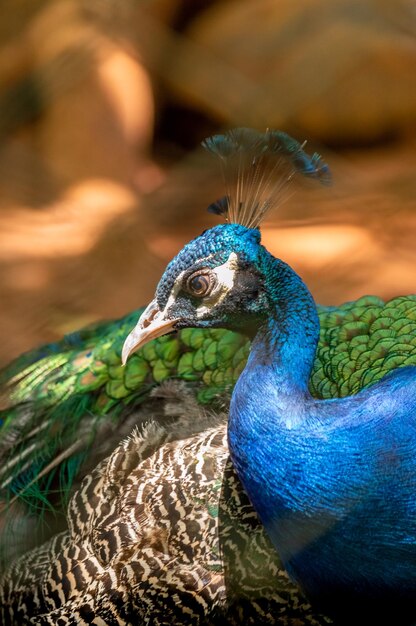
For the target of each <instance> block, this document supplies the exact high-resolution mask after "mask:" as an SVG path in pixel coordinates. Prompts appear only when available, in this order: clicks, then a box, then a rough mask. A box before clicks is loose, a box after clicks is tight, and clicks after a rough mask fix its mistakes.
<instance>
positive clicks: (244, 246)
mask: <svg viewBox="0 0 416 626" xmlns="http://www.w3.org/2000/svg"><path fill="white" fill-rule="evenodd" d="M262 253H266V251H265V249H264V248H263V246H261V244H260V232H259V230H257V229H254V228H246V227H244V226H241V225H240V224H221V225H219V226H216V227H214V228H212V229H210V230H207V231H205V232H204V233H202V235H200V236H199V237H197V238H196V239H194V240H193V241H191V242H190V243H188V244H187V245H186V246H185V247H184V248H183V249H182V250H181V251H180V252H179V254H178V255H177V256H176V257H175V258H174V259H173V260H172V261H171V262H170V263H169V265H168V266H167V268H166V270H165V272H164V274H163V276H162V278H161V280H160V282H159V284H158V286H157V289H156V294H155V298H154V300H153V301H152V302H151V303H150V304H149V306H148V307H147V308H146V310H145V311H144V312H143V314H142V315H141V317H140V319H139V321H138V323H137V325H136V327H135V328H134V329H133V331H132V332H131V333H130V335H129V336H128V337H127V339H126V341H125V344H124V347H123V363H125V362H126V360H127V358H128V356H129V355H130V354H131V353H132V352H133V351H135V350H137V349H138V348H140V346H142V345H143V344H144V343H147V341H149V340H150V339H154V338H155V337H159V336H161V335H164V334H166V333H169V332H172V331H174V330H179V329H181V328H187V327H194V328H204V327H210V328H213V327H217V328H218V327H220V328H230V329H233V330H239V331H240V332H245V333H246V334H250V330H251V329H252V328H253V329H254V328H255V327H257V326H258V324H259V322H260V319H261V318H262V317H263V316H264V315H265V314H266V309H267V294H266V291H265V289H264V276H263V273H262V272H261V271H260V264H261V262H260V261H261V256H262Z"/></svg>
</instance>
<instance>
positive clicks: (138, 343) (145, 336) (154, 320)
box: [121, 299, 178, 365]
mask: <svg viewBox="0 0 416 626" xmlns="http://www.w3.org/2000/svg"><path fill="white" fill-rule="evenodd" d="M177 321H178V319H176V318H175V319H168V318H167V317H166V313H165V311H161V310H160V309H159V307H158V305H157V302H156V299H155V300H152V302H151V303H150V304H149V306H148V307H147V308H146V309H145V310H144V311H143V313H142V314H141V316H140V318H139V321H138V322H137V324H136V326H135V327H134V328H133V330H132V331H131V333H130V334H129V335H128V336H127V338H126V340H125V342H124V345H123V350H122V352H121V362H122V364H123V365H125V364H126V363H127V359H128V358H129V356H130V355H131V354H132V353H133V352H135V351H136V350H138V349H139V348H141V347H142V346H144V344H145V343H147V342H148V341H150V340H151V339H156V337H161V336H162V335H166V334H167V333H170V332H171V331H172V330H174V325H175V323H176V322H177Z"/></svg>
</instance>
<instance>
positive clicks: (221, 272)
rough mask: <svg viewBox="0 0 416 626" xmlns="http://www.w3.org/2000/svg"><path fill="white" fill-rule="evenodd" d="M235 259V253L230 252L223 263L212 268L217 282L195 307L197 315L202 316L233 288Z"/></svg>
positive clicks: (235, 268) (235, 267)
mask: <svg viewBox="0 0 416 626" xmlns="http://www.w3.org/2000/svg"><path fill="white" fill-rule="evenodd" d="M237 260H238V259H237V255H236V254H235V252H232V253H231V254H230V256H229V257H228V259H227V261H226V262H225V263H224V264H223V265H219V266H218V267H215V268H213V269H212V272H213V273H214V274H215V275H216V277H217V284H216V286H215V287H214V289H213V290H212V292H211V293H210V294H209V296H207V297H206V298H203V300H202V301H201V304H200V305H199V306H198V307H197V310H196V316H197V317H202V316H203V315H206V314H207V313H209V312H210V310H211V309H212V308H213V307H215V306H217V305H218V304H220V303H221V302H222V301H223V300H224V298H225V296H226V295H227V293H228V292H229V291H230V290H231V289H232V288H233V286H234V281H235V273H236V270H237Z"/></svg>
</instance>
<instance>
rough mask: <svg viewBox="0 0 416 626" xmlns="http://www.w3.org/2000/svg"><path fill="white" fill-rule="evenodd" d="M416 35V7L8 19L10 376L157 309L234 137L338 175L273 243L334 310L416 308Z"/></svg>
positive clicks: (311, 2) (5, 286)
mask: <svg viewBox="0 0 416 626" xmlns="http://www.w3.org/2000/svg"><path fill="white" fill-rule="evenodd" d="M415 35H416V2H415V0H403V1H402V0H345V1H344V0H297V2H293V0H5V1H3V2H2V3H1V4H0V296H1V299H0V302H1V305H0V333H1V337H0V346H1V349H0V363H6V362H7V361H8V360H10V359H11V358H12V357H13V356H15V355H17V354H18V353H20V352H21V351H23V350H26V349H28V348H30V347H33V346H35V345H36V344H39V343H41V342H45V341H52V340H55V339H57V338H58V337H60V336H61V335H62V334H63V333H65V332H69V331H71V330H74V329H76V328H77V327H79V326H82V325H85V324H88V323H90V322H92V321H94V320H96V319H100V318H110V317H115V316H119V315H122V314H124V313H126V312H127V311H129V310H131V309H133V308H137V307H138V306H140V305H142V304H146V303H147V301H148V300H149V299H150V298H151V297H152V294H153V290H154V287H155V284H156V283H157V280H158V278H159V276H160V274H161V272H162V271H163V268H164V266H165V264H166V262H167V261H168V260H169V259H170V258H171V257H172V255H173V254H175V253H176V252H177V251H178V250H179V249H180V248H181V247H182V245H183V244H184V243H185V242H186V241H187V240H188V239H189V238H191V237H193V236H195V235H197V234H199V232H200V231H201V230H202V229H204V228H207V227H209V226H210V225H213V224H214V223H216V222H217V219H216V218H215V216H212V215H209V214H208V213H207V212H206V211H205V208H206V206H207V205H208V204H209V203H211V202H212V201H213V200H215V199H217V198H218V197H220V196H221V195H223V193H224V190H223V187H222V179H221V175H220V170H219V167H218V163H217V162H215V159H212V157H210V156H209V155H207V154H205V153H204V151H203V150H201V148H200V142H201V140H202V139H203V138H204V137H206V136H207V135H210V134H213V133H216V132H221V131H222V130H224V129H227V128H230V127H233V126H252V127H255V128H258V129H259V130H264V129H265V128H266V127H271V128H278V129H281V130H286V131H287V132H289V133H291V134H293V135H294V136H295V137H296V138H297V139H298V140H300V141H303V140H304V139H308V148H307V149H308V150H309V151H310V152H311V151H312V152H313V151H314V150H317V151H318V152H320V153H321V154H322V155H323V156H324V158H325V160H326V161H327V162H328V163H329V164H330V166H331V169H332V172H333V180H334V182H333V185H332V186H331V187H329V188H328V187H322V188H316V187H315V186H312V185H307V186H304V185H303V186H300V187H299V189H298V190H297V191H296V193H291V194H290V196H289V197H288V199H287V200H286V201H285V202H284V203H283V204H282V206H281V208H280V210H279V211H276V212H275V213H274V214H273V215H271V216H270V218H269V221H268V222H267V224H266V227H265V229H264V241H265V243H266V245H267V246H268V247H269V248H270V249H271V250H272V251H273V252H274V253H275V254H276V255H278V256H280V257H282V258H283V259H285V260H286V261H287V262H289V263H290V264H291V265H292V266H294V267H295V269H296V270H297V271H298V272H299V273H300V274H301V275H302V276H303V278H304V279H305V280H306V282H307V284H308V285H309V286H310V288H311V289H312V292H313V294H314V296H315V298H316V300H317V301H318V302H320V303H322V304H336V303H340V302H342V301H345V300H351V299H353V298H356V297H358V296H360V295H363V294H364V293H371V294H376V295H380V296H382V297H383V298H390V297H392V296H395V295H399V294H404V293H412V292H416V272H415V268H416V245H415V235H416V37H415ZM292 191H293V189H292Z"/></svg>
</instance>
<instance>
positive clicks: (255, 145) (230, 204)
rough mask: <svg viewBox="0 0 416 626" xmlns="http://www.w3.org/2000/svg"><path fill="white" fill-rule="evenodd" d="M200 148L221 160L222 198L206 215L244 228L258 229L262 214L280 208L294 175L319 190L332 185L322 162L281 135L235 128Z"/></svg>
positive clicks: (272, 131) (212, 205) (287, 137)
mask: <svg viewBox="0 0 416 626" xmlns="http://www.w3.org/2000/svg"><path fill="white" fill-rule="evenodd" d="M202 145H203V147H204V148H205V149H206V150H208V151H209V152H211V153H212V154H214V155H215V156H217V157H219V159H220V162H221V166H222V170H223V175H224V180H225V187H226V195H225V196H223V197H222V198H221V199H220V200H217V201H216V202H214V203H213V204H211V205H210V206H209V207H208V211H209V212H210V213H215V214H216V215H224V216H225V218H226V220H227V221H228V222H232V223H236V224H241V225H242V226H247V227H248V228H257V227H258V225H259V224H260V222H261V221H262V219H263V218H264V216H265V214H266V213H267V212H268V211H269V210H270V209H271V208H273V207H275V206H277V205H278V204H279V203H280V202H281V200H282V192H283V189H284V188H285V187H286V186H287V184H288V183H289V182H290V181H291V180H292V178H293V176H294V175H295V174H297V173H300V174H302V175H303V176H306V177H308V178H314V179H316V180H318V181H319V182H320V183H322V184H329V183H330V182H331V175H330V171H329V168H328V165H327V164H326V163H325V162H324V161H323V160H322V158H321V156H320V155H319V154H317V153H316V152H315V153H314V154H313V155H312V156H309V155H308V154H307V153H306V152H305V151H304V150H303V145H301V144H300V143H299V142H298V141H296V140H295V139H293V138H292V137H290V135H288V134H287V133H284V132H282V131H277V130H267V131H266V132H265V133H260V132H258V131H257V130H253V129H251V128H236V129H234V130H230V131H229V132H228V133H226V134H224V135H214V136H212V137H208V138H207V139H205V140H204V141H203V142H202Z"/></svg>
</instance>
